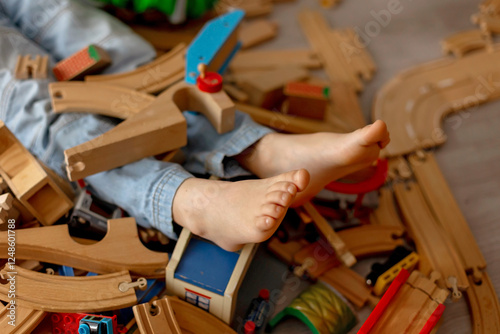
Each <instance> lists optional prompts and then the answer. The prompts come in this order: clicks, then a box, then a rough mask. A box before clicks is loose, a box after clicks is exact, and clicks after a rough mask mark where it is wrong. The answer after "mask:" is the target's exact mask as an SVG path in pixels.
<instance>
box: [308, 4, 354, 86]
mask: <svg viewBox="0 0 500 334" xmlns="http://www.w3.org/2000/svg"><path fill="white" fill-rule="evenodd" d="M299 23H300V25H301V27H302V30H303V31H304V33H305V35H306V37H307V39H308V40H309V43H310V44H311V47H312V49H313V50H314V51H315V52H316V53H317V54H318V56H319V57H320V59H321V61H322V63H323V65H324V69H325V71H326V73H327V75H328V77H329V79H330V80H331V81H341V82H347V83H350V84H351V85H352V87H353V88H354V89H355V90H356V91H361V90H362V89H363V84H362V83H361V80H360V79H359V77H358V73H357V70H356V68H355V67H353V63H352V62H351V64H349V63H348V60H347V59H346V57H345V55H344V53H343V51H342V50H341V46H342V45H345V42H344V43H342V42H341V41H338V40H334V39H332V35H331V30H330V28H329V27H328V23H327V22H326V20H325V18H324V17H323V15H322V14H321V13H319V12H316V11H312V10H304V11H302V12H300V13H299Z"/></svg>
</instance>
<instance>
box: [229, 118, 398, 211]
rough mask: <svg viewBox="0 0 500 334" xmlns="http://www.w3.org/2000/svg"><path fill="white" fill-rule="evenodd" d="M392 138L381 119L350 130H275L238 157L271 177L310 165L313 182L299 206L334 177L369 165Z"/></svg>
mask: <svg viewBox="0 0 500 334" xmlns="http://www.w3.org/2000/svg"><path fill="white" fill-rule="evenodd" d="M389 141H390V138H389V132H388V131H387V127H386V125H385V123H384V122H382V121H376V122H375V123H373V124H371V125H368V126H366V127H364V128H362V129H359V130H356V131H354V132H352V133H348V134H337V133H314V134H304V135H286V134H278V133H272V134H268V135H266V136H264V137H263V138H262V139H261V140H260V141H259V142H257V143H256V144H255V145H254V146H253V147H251V148H250V149H248V150H247V151H246V152H244V153H243V154H241V155H239V156H237V157H236V159H237V160H238V162H239V163H240V164H241V165H242V166H244V167H245V168H247V169H248V170H249V171H251V172H252V173H254V174H255V175H257V176H259V177H270V176H273V175H277V174H279V173H283V172H285V171H288V170H295V169H298V168H305V169H307V171H309V173H310V175H311V182H310V183H309V185H308V186H307V188H306V190H305V191H303V192H301V193H299V194H297V196H296V198H295V201H294V202H293V204H292V206H298V205H301V204H303V203H304V202H305V201H307V200H309V199H310V198H311V197H313V196H315V195H316V194H317V193H318V192H319V191H321V189H323V188H324V187H325V185H327V184H328V183H330V182H331V181H334V180H337V179H339V178H341V177H343V176H346V175H348V174H350V173H353V172H355V171H357V170H360V169H362V168H364V167H367V166H369V165H370V164H371V163H372V162H373V161H374V160H375V159H377V157H378V156H379V152H380V149H381V148H384V147H385V146H387V144H388V143H389Z"/></svg>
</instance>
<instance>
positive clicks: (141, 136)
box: [64, 82, 235, 180]
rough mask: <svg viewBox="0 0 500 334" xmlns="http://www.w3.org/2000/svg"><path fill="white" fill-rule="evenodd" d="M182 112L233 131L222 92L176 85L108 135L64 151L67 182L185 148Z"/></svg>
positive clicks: (230, 107) (231, 113) (229, 109)
mask: <svg viewBox="0 0 500 334" xmlns="http://www.w3.org/2000/svg"><path fill="white" fill-rule="evenodd" d="M184 110H191V111H198V112H201V113H203V114H204V115H205V116H206V117H207V118H208V120H209V121H210V122H211V123H212V124H213V125H214V127H215V129H216V130H217V131H218V132H219V133H223V132H227V131H229V130H231V129H232V128H233V127H234V112H235V109H234V105H233V102H232V101H231V99H230V98H229V97H228V96H227V95H226V94H225V93H224V92H223V91H220V92H217V93H212V94H210V93H204V92H202V91H200V90H199V89H198V88H197V87H196V86H193V85H188V84H186V83H184V82H179V83H177V84H176V85H174V86H172V87H170V88H169V89H168V90H166V91H165V92H163V93H162V94H160V95H159V96H158V97H157V98H156V100H155V101H154V102H153V103H151V104H149V105H148V106H147V107H146V108H145V109H143V110H141V111H140V112H139V113H137V114H135V115H133V116H131V117H129V118H128V119H127V120H125V121H123V122H122V123H120V124H118V125H117V126H116V127H114V128H113V129H111V130H110V131H108V132H106V133H104V134H103V135H101V136H99V137H97V138H95V139H93V140H90V141H88V142H86V143H83V144H81V145H78V146H76V147H73V148H70V149H68V150H66V151H64V155H65V158H66V164H67V167H66V170H67V173H68V178H69V179H70V180H78V179H81V178H84V177H86V176H89V175H92V174H95V173H98V172H102V171H105V170H109V169H112V168H116V167H120V166H123V165H125V164H127V163H130V162H133V161H137V160H139V159H142V158H145V157H148V156H153V155H158V154H161V153H165V152H167V151H171V150H174V149H177V148H180V147H182V146H184V145H186V143H187V138H186V130H187V126H186V120H185V119H184V116H182V113H181V111H184ZM124 150H126V151H127V154H124Z"/></svg>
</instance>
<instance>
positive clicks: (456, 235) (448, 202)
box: [409, 153, 486, 280]
mask: <svg viewBox="0 0 500 334" xmlns="http://www.w3.org/2000/svg"><path fill="white" fill-rule="evenodd" d="M422 154H423V155H422V156H420V157H419V155H411V156H410V158H409V162H410V164H411V165H412V167H413V173H414V174H415V177H416V179H417V181H418V184H419V185H420V188H421V189H422V192H423V194H424V196H425V199H426V200H427V204H428V205H429V207H430V208H431V210H432V212H433V213H434V215H435V216H436V218H437V221H438V222H439V223H440V225H441V226H442V227H443V228H444V230H445V231H446V233H447V235H448V236H449V237H450V239H451V240H452V242H453V244H454V246H455V249H456V250H457V252H458V254H459V255H460V258H461V260H462V263H463V265H464V268H465V270H466V271H467V272H468V273H470V274H472V276H473V277H474V279H476V280H479V279H480V278H481V271H483V270H484V269H485V268H486V260H485V259H484V256H483V254H482V253H481V250H480V249H479V246H478V245H477V242H476V240H475V239H474V236H473V234H472V232H471V230H470V228H469V225H468V224H467V221H466V220H465V217H464V216H463V214H462V212H461V211H460V207H459V206H458V203H457V201H456V200H455V197H454V196H453V194H452V192H451V190H450V188H449V186H448V183H447V182H446V180H445V178H444V176H443V174H442V172H441V170H440V168H439V166H438V164H437V162H436V160H435V159H434V155H433V154H432V153H422Z"/></svg>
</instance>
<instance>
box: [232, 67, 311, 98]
mask: <svg viewBox="0 0 500 334" xmlns="http://www.w3.org/2000/svg"><path fill="white" fill-rule="evenodd" d="M308 76H309V73H308V72H307V70H305V69H303V68H298V67H288V68H284V67H281V68H276V69H273V70H270V71H265V72H264V73H258V74H257V75H251V74H250V75H241V77H242V78H241V79H239V80H238V79H237V84H238V85H239V86H240V87H241V89H243V90H244V91H245V92H246V93H247V94H248V96H249V102H250V103H251V104H253V105H255V106H257V107H262V108H272V107H274V106H275V105H276V104H277V103H278V102H280V101H281V100H282V99H283V97H284V96H283V87H284V86H285V85H286V83H288V82H290V81H301V80H304V79H307V78H308Z"/></svg>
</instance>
